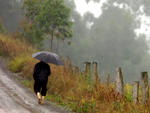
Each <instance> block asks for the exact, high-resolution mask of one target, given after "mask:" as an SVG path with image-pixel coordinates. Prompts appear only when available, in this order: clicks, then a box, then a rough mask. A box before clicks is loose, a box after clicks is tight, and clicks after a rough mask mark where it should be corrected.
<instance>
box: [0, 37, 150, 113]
mask: <svg viewBox="0 0 150 113" xmlns="http://www.w3.org/2000/svg"><path fill="white" fill-rule="evenodd" d="M36 51H37V50H36V49H35V48H34V47H33V46H32V45H31V44H29V43H27V42H26V41H24V40H21V39H20V38H16V37H12V36H8V35H0V55H1V56H3V57H7V58H8V59H9V63H8V67H9V69H10V70H11V71H12V72H15V73H21V74H20V76H22V77H24V81H23V82H22V83H23V84H24V85H26V86H27V87H32V84H31V83H32V80H33V79H32V72H33V67H34V64H35V63H37V62H38V60H35V59H33V58H32V57H31V55H32V54H33V53H34V52H36ZM50 65H51V70H52V75H51V76H50V77H49V83H48V95H47V97H46V98H47V100H49V101H51V102H54V103H57V104H59V105H62V106H67V107H69V108H70V109H71V110H72V111H74V112H77V113H149V112H150V110H149V107H148V106H149V105H150V104H149V103H148V105H142V104H134V103H132V101H131V98H132V96H131V93H129V90H131V87H130V85H126V88H125V89H126V95H125V97H122V96H120V95H117V94H116V92H115V91H114V88H113V87H114V86H113V84H112V85H110V86H107V85H106V84H100V83H99V82H91V80H90V78H89V76H85V75H84V74H82V73H78V74H77V73H73V72H72V68H71V66H70V65H69V64H68V63H65V66H55V65H52V64H50Z"/></svg>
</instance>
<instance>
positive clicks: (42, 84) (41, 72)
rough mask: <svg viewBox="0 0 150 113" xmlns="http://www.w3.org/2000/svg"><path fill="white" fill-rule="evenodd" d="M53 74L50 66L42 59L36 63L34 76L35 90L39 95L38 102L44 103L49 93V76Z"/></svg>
mask: <svg viewBox="0 0 150 113" xmlns="http://www.w3.org/2000/svg"><path fill="white" fill-rule="evenodd" d="M50 75H51V69H50V66H49V65H48V64H47V63H45V62H43V61H40V62H38V63H37V64H35V67H34V72H33V78H34V92H35V94H36V95H37V98H38V103H39V104H44V97H45V96H46V93H47V82H48V77H49V76H50Z"/></svg>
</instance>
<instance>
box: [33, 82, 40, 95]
mask: <svg viewBox="0 0 150 113" xmlns="http://www.w3.org/2000/svg"><path fill="white" fill-rule="evenodd" d="M40 90H41V83H40V82H39V81H38V80H35V81H34V92H35V94H37V93H38V92H40Z"/></svg>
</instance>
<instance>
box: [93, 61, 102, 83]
mask: <svg viewBox="0 0 150 113" xmlns="http://www.w3.org/2000/svg"><path fill="white" fill-rule="evenodd" d="M92 79H93V80H94V81H100V78H99V76H98V64H97V62H93V74H92Z"/></svg>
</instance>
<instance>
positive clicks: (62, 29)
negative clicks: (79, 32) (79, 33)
mask: <svg viewBox="0 0 150 113" xmlns="http://www.w3.org/2000/svg"><path fill="white" fill-rule="evenodd" d="M25 9H26V16H27V18H28V19H29V20H30V22H31V23H32V24H33V26H34V27H33V29H34V30H36V29H39V30H40V31H41V32H42V34H43V35H47V36H51V47H50V49H51V50H52V47H53V39H54V38H55V37H56V38H60V39H65V38H68V37H72V30H71V27H72V21H71V20H70V9H69V8H67V7H66V6H65V4H64V1H63V0H37V1H36V0H26V1H25ZM43 35H42V36H43Z"/></svg>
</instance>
